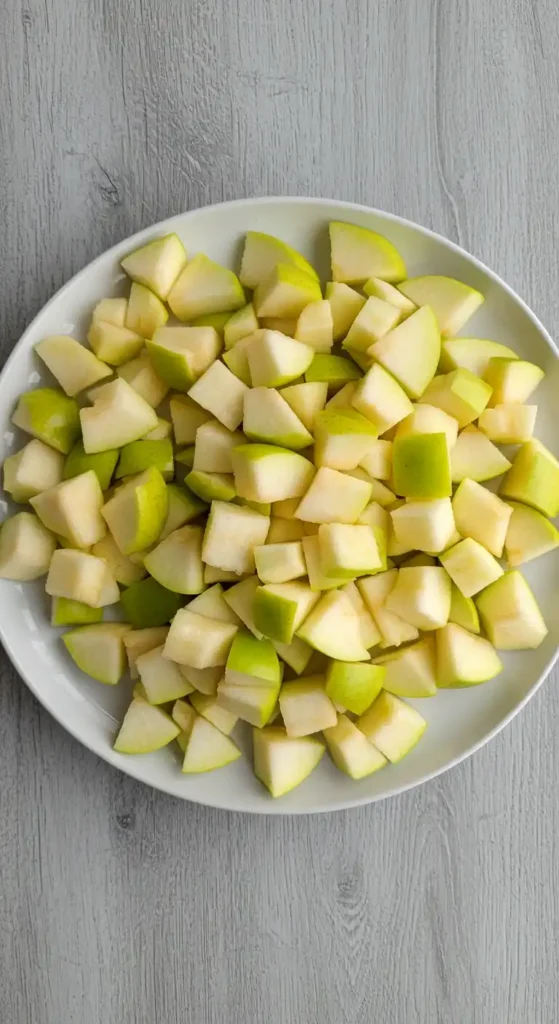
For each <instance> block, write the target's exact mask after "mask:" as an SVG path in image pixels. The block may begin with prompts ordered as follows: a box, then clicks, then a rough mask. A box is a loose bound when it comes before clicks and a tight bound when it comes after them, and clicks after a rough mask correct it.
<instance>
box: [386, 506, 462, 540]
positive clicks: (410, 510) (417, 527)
mask: <svg viewBox="0 0 559 1024" xmlns="http://www.w3.org/2000/svg"><path fill="white" fill-rule="evenodd" d="M390 517H391V520H392V525H393V527H394V532H395V534H396V539H397V540H398V541H399V542H400V543H401V544H404V545H405V546H407V547H408V548H410V549H413V548H415V549H417V550H419V551H432V552H438V551H444V549H445V548H446V547H448V545H449V544H450V542H451V540H452V537H453V535H454V531H455V523H454V516H453V513H452V505H451V502H450V498H432V499H423V500H415V501H413V500H412V501H408V502H407V503H406V504H405V505H402V506H401V507H400V508H398V509H395V510H394V511H393V512H391V513H390Z"/></svg>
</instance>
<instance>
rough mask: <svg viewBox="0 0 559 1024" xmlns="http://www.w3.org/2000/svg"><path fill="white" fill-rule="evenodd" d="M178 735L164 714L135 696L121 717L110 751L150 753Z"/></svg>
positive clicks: (174, 726) (169, 718)
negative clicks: (118, 729) (122, 718)
mask: <svg viewBox="0 0 559 1024" xmlns="http://www.w3.org/2000/svg"><path fill="white" fill-rule="evenodd" d="M179 733H180V729H179V726H178V725H177V724H176V722H173V719H172V718H171V716H170V715H168V714H167V712H166V711H163V709H162V708H159V707H155V706H154V705H153V704H148V702H147V700H143V698H142V697H135V698H134V700H133V701H132V703H131V704H130V706H129V708H128V711H127V712H126V715H125V716H124V721H123V723H122V725H121V727H120V732H119V734H118V736H117V738H116V740H115V742H114V749H115V750H116V751H118V752H119V753H120V754H150V753H152V752H154V751H156V750H161V749H162V748H163V747H166V746H167V745H168V744H169V743H170V742H171V740H174V739H176V738H177V736H178V735H179Z"/></svg>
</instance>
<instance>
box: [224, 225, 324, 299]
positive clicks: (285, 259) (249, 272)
mask: <svg viewBox="0 0 559 1024" xmlns="http://www.w3.org/2000/svg"><path fill="white" fill-rule="evenodd" d="M278 263H282V264H284V265H288V266H289V265H291V266H293V267H297V268H298V269H299V270H302V271H303V272H304V273H306V274H308V275H309V276H310V277H313V278H315V279H316V280H318V275H317V273H316V271H315V269H314V267H312V266H311V264H310V263H309V262H308V261H307V260H306V259H305V257H304V256H301V253H299V252H297V250H296V249H293V248H292V247H291V246H290V245H287V243H286V242H282V241H281V239H279V238H276V237H275V236H274V235H266V234H264V232H262V231H247V233H246V239H245V246H244V250H243V259H242V264H241V272H240V274H239V279H240V281H241V284H244V286H245V287H246V288H256V287H257V286H258V285H259V284H261V283H262V281H264V280H266V278H268V277H269V276H270V274H271V273H272V271H273V270H275V268H276V267H277V265H278Z"/></svg>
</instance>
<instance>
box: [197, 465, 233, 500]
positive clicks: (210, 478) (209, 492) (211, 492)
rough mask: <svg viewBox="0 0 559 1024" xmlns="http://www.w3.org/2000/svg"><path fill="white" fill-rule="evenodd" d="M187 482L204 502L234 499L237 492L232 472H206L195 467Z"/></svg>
mask: <svg viewBox="0 0 559 1024" xmlns="http://www.w3.org/2000/svg"><path fill="white" fill-rule="evenodd" d="M185 483H186V485H187V487H188V488H189V489H190V490H191V491H192V492H193V494H196V495H197V496H198V497H199V498H201V499H202V501H204V502H212V501H232V499H233V498H234V497H235V496H236V494H237V492H236V490H235V480H234V477H233V475H232V474H231V473H205V472H203V471H202V470H198V469H193V470H192V471H191V472H190V473H188V475H187V476H186V478H185Z"/></svg>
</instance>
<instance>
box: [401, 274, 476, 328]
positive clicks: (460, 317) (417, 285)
mask: <svg viewBox="0 0 559 1024" xmlns="http://www.w3.org/2000/svg"><path fill="white" fill-rule="evenodd" d="M398 288H399V290H400V291H401V292H402V295H405V296H406V298H408V299H411V301H412V302H415V304H416V305H417V306H431V308H432V310H433V312H434V314H435V316H436V318H437V321H438V324H439V329H440V332H441V334H444V335H449V334H456V333H457V332H458V331H459V330H460V328H461V327H463V326H464V324H465V323H466V321H467V320H469V319H470V317H471V316H473V314H474V313H475V311H476V309H478V308H479V306H481V304H482V302H483V301H484V297H483V295H482V294H481V292H478V291H476V290H475V288H470V286H469V285H467V284H464V283H463V282H462V281H456V280H455V279H454V278H453V277H442V276H438V275H436V274H433V275H427V276H426V277H412V278H410V279H409V280H408V281H403V282H402V283H401V284H400V285H399V286H398Z"/></svg>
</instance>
